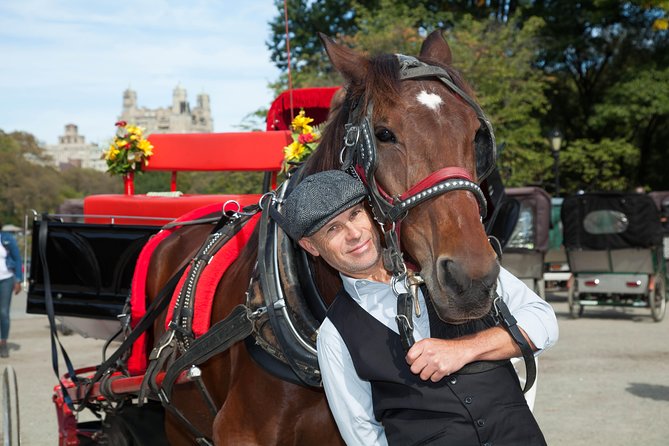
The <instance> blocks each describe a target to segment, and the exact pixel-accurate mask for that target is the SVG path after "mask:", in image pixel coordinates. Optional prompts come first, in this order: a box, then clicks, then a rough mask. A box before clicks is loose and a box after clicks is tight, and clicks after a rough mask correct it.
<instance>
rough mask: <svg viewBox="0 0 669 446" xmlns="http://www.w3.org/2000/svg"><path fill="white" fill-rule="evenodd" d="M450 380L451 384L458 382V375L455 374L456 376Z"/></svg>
mask: <svg viewBox="0 0 669 446" xmlns="http://www.w3.org/2000/svg"><path fill="white" fill-rule="evenodd" d="M448 382H450V383H451V384H457V383H458V378H456V377H455V376H454V377H452V378H451V379H449V380H448Z"/></svg>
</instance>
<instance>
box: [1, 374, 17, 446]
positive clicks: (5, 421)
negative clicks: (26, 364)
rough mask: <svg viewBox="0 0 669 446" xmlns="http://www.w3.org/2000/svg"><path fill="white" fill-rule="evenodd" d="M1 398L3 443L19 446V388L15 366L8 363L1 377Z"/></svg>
mask: <svg viewBox="0 0 669 446" xmlns="http://www.w3.org/2000/svg"><path fill="white" fill-rule="evenodd" d="M0 389H1V391H0V398H1V400H2V438H3V444H5V445H9V446H19V445H20V444H21V436H20V432H19V388H18V383H17V381H16V372H15V371H14V367H12V366H11V365H8V366H7V367H5V370H3V372H2V377H1V378H0Z"/></svg>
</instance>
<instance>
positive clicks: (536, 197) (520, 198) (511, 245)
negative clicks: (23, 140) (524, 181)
mask: <svg viewBox="0 0 669 446" xmlns="http://www.w3.org/2000/svg"><path fill="white" fill-rule="evenodd" d="M506 194H507V195H508V196H509V197H510V199H514V200H516V201H517V202H518V204H519V208H518V219H517V221H516V225H515V227H514V228H513V232H512V233H511V236H510V237H509V239H508V241H506V243H505V246H504V252H503V255H502V266H504V267H505V268H506V269H508V270H509V271H510V272H511V273H513V274H514V275H515V276H516V277H518V278H519V279H521V280H522V281H524V282H525V284H526V285H527V286H528V287H529V288H530V289H532V290H534V291H535V292H536V293H537V294H538V295H539V296H541V297H542V298H543V299H546V291H545V286H544V263H545V260H544V259H545V256H546V252H547V251H548V237H549V229H550V217H551V215H550V213H551V197H550V195H548V193H546V191H545V190H543V189H541V188H539V187H517V188H508V189H506Z"/></svg>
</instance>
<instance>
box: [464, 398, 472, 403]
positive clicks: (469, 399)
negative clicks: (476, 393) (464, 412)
mask: <svg viewBox="0 0 669 446" xmlns="http://www.w3.org/2000/svg"><path fill="white" fill-rule="evenodd" d="M465 403H466V404H471V403H472V397H471V396H468V397H467V398H465Z"/></svg>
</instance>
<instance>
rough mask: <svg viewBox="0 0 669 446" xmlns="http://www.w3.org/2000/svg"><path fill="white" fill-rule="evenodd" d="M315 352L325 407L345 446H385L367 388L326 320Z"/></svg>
mask: <svg viewBox="0 0 669 446" xmlns="http://www.w3.org/2000/svg"><path fill="white" fill-rule="evenodd" d="M317 348H318V365H319V367H320V369H321V374H322V376H323V388H324V389H325V394H326V395H327V399H328V405H329V406H330V410H331V411H332V415H333V416H334V419H335V421H336V422H337V427H338V428H339V433H340V434H341V436H342V438H343V439H344V441H345V442H346V444H347V445H365V446H367V445H370V446H387V444H388V440H386V435H385V432H384V430H383V426H382V425H381V424H380V423H379V422H378V421H376V419H375V418H374V411H373V406H372V390H371V385H370V383H369V382H367V381H363V380H361V379H360V378H359V377H358V375H357V373H356V371H355V367H354V366H353V361H352V360H351V356H350V354H349V352H348V349H347V348H346V344H345V343H344V341H343V339H342V338H341V336H340V335H339V332H338V331H337V329H336V328H335V327H334V325H333V324H332V322H330V320H329V319H325V321H324V322H323V324H322V325H321V327H320V329H319V334H318V340H317Z"/></svg>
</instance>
